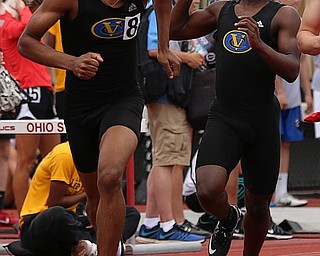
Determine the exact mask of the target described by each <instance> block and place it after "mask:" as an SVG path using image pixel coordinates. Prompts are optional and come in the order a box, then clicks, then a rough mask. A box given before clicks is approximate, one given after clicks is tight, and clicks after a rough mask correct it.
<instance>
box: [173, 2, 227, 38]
mask: <svg viewBox="0 0 320 256" xmlns="http://www.w3.org/2000/svg"><path fill="white" fill-rule="evenodd" d="M191 3H192V0H183V1H178V2H177V4H176V5H175V6H174V8H173V10H172V17H171V26H170V39H172V40H184V39H192V38H198V37H201V36H205V35H207V34H209V33H211V32H212V31H214V30H215V29H216V25H217V20H218V15H219V13H220V10H221V8H222V6H223V5H224V4H225V3H226V2H225V1H219V2H215V3H213V4H211V5H209V6H208V7H206V8H205V9H202V10H197V11H195V12H193V13H191V14H189V8H190V5H191Z"/></svg>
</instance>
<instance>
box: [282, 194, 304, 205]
mask: <svg viewBox="0 0 320 256" xmlns="http://www.w3.org/2000/svg"><path fill="white" fill-rule="evenodd" d="M276 204H277V206H290V207H299V206H305V205H307V204H308V201H307V200H304V199H298V198H295V197H294V196H292V195H289V194H287V195H285V196H283V197H281V198H279V199H278V200H277V201H276Z"/></svg>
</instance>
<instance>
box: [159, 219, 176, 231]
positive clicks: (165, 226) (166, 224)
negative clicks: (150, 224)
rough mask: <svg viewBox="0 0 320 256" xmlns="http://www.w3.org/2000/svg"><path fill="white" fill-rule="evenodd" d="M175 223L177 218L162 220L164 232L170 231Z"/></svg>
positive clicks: (161, 224)
mask: <svg viewBox="0 0 320 256" xmlns="http://www.w3.org/2000/svg"><path fill="white" fill-rule="evenodd" d="M175 223H176V222H175V220H169V221H166V222H160V227H161V228H162V229H163V231H164V232H168V231H169V230H170V229H172V228H173V226H174V224H175Z"/></svg>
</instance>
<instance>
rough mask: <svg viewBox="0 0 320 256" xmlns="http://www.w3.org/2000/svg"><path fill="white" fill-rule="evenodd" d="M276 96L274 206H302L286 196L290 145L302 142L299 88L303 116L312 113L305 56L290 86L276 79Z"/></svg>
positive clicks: (286, 1)
mask: <svg viewBox="0 0 320 256" xmlns="http://www.w3.org/2000/svg"><path fill="white" fill-rule="evenodd" d="M281 3H283V4H286V5H289V6H292V7H294V8H295V9H296V10H297V11H298V10H299V9H300V7H301V5H302V0H298V1H297V0H282V1H281ZM275 85H276V94H277V96H278V99H279V102H280V106H281V115H280V133H281V153H280V170H279V171H280V173H279V177H278V182H277V186H276V190H275V193H274V203H275V204H276V206H292V207H296V206H304V205H306V204H307V203H308V201H307V200H304V199H298V198H295V197H294V196H292V195H291V194H289V193H288V176H289V166H290V146H291V143H292V142H297V141H302V140H303V139H304V133H303V127H302V122H303V120H302V118H301V115H302V113H301V103H302V96H301V88H302V90H303V93H304V101H305V102H306V104H307V108H306V110H304V111H305V112H306V114H311V112H312V111H313V100H312V94H311V88H310V76H309V63H308V59H307V57H306V56H305V55H302V56H301V59H300V74H299V76H298V78H297V79H296V80H295V81H294V82H293V83H288V82H286V81H285V80H284V79H282V78H280V77H278V76H277V77H276V84H275Z"/></svg>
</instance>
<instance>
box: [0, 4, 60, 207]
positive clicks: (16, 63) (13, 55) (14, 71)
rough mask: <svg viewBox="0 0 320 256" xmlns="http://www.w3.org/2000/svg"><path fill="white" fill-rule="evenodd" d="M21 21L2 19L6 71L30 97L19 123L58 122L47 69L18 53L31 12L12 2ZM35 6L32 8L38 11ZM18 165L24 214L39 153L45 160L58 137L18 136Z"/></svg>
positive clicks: (16, 181) (16, 184) (16, 186)
mask: <svg viewBox="0 0 320 256" xmlns="http://www.w3.org/2000/svg"><path fill="white" fill-rule="evenodd" d="M11 4H12V5H11V8H12V9H13V10H15V11H16V13H17V14H18V17H14V16H12V15H11V14H10V13H9V12H5V13H3V14H2V15H1V16H0V19H1V20H3V21H4V22H3V24H2V26H1V38H0V40H1V47H2V50H3V53H4V61H5V67H6V68H7V70H8V71H9V72H10V74H11V75H12V76H13V77H14V78H16V79H17V81H18V82H19V84H20V85H21V87H22V88H23V89H24V90H25V91H26V92H27V93H28V95H29V97H30V102H29V103H26V104H23V105H22V106H21V109H20V112H19V114H18V117H17V119H34V120H36V119H54V118H56V114H55V111H54V107H53V87H52V84H51V77H50V74H49V71H48V68H47V67H46V66H43V65H40V64H37V63H35V62H33V61H30V60H28V59H26V58H24V57H22V55H21V54H20V53H19V52H18V40H19V37H20V35H21V33H22V31H23V30H24V29H25V27H26V25H27V23H28V22H29V20H30V17H31V11H30V8H29V7H28V6H26V5H25V3H24V2H23V1H22V0H16V1H11ZM34 7H35V6H31V8H32V9H33V10H34ZM15 138H16V149H17V154H18V162H17V167H16V171H15V172H14V176H13V191H14V196H15V204H16V207H17V210H18V212H20V210H21V207H22V204H23V201H24V198H25V196H26V194H27V191H28V187H29V179H30V174H31V171H32V170H33V168H34V166H35V164H36V163H37V150H38V149H39V150H40V153H41V155H42V157H44V156H45V155H46V154H47V153H48V152H50V150H51V149H52V148H53V147H54V146H55V145H57V144H58V143H59V142H60V136H59V135H58V134H17V135H16V136H15Z"/></svg>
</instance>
